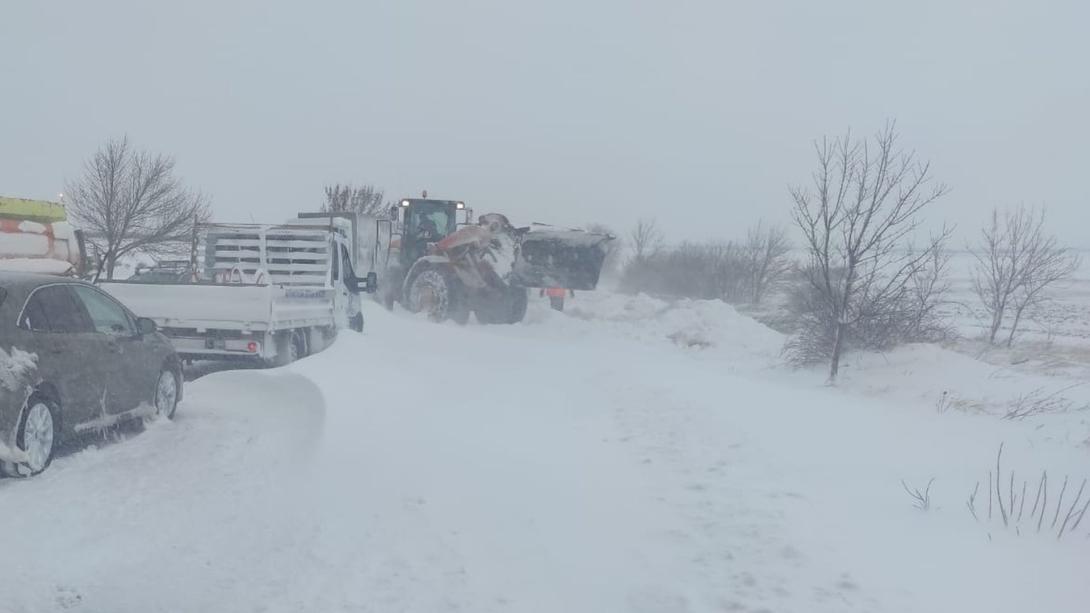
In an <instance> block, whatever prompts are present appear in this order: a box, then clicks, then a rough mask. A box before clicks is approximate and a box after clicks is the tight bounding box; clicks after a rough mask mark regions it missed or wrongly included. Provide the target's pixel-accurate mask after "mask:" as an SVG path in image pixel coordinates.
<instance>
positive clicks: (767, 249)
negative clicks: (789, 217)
mask: <svg viewBox="0 0 1090 613" xmlns="http://www.w3.org/2000/svg"><path fill="white" fill-rule="evenodd" d="M790 251H791V243H790V241H788V239H787V231H786V230H785V229H784V228H783V227H780V226H765V225H764V223H763V222H757V225H756V226H754V227H753V228H750V230H749V232H747V233H746V242H745V243H743V244H742V257H743V259H744V260H745V263H746V266H747V268H748V271H749V283H748V285H749V288H748V290H749V291H748V293H749V299H750V301H752V302H753V304H759V303H760V302H761V299H762V298H764V296H765V294H766V293H767V292H768V290H770V289H771V288H773V287H775V286H776V285H777V284H778V283H780V281H782V280H783V277H784V275H786V274H787V273H788V272H790V270H791V260H790V259H789V258H788V257H787V255H788V253H790Z"/></svg>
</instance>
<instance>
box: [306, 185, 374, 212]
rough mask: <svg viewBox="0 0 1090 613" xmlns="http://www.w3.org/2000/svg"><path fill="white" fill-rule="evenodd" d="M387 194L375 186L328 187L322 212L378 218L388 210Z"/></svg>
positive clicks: (326, 187)
mask: <svg viewBox="0 0 1090 613" xmlns="http://www.w3.org/2000/svg"><path fill="white" fill-rule="evenodd" d="M385 194H386V193H385V191H384V190H382V189H379V188H376V187H375V186H374V185H361V186H359V187H356V186H355V185H352V184H351V183H346V184H344V185H341V184H340V183H334V184H333V185H326V186H325V201H324V202H323V203H322V212H323V213H329V212H342V211H349V212H354V213H356V214H358V215H359V216H360V217H378V216H380V215H381V214H383V213H384V212H385V211H386V209H387V208H388V205H387V204H386V201H385Z"/></svg>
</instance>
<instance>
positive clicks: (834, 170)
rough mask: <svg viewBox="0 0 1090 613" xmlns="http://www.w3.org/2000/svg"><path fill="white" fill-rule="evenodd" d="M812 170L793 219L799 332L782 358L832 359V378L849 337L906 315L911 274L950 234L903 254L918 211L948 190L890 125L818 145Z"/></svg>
mask: <svg viewBox="0 0 1090 613" xmlns="http://www.w3.org/2000/svg"><path fill="white" fill-rule="evenodd" d="M815 149H816V151H817V161H818V169H817V171H815V172H814V175H813V185H812V187H810V188H803V187H795V188H793V189H792V190H791V195H792V198H793V199H794V209H793V217H794V220H795V224H796V225H797V226H798V227H799V229H801V230H802V234H803V236H804V239H805V241H804V242H805V245H806V249H807V253H808V262H807V265H806V266H805V268H804V270H805V272H806V276H807V285H808V287H807V289H806V290H805V291H806V292H807V293H808V294H809V295H808V296H806V297H805V302H804V304H805V306H806V307H807V309H808V310H807V312H804V313H803V314H802V315H804V317H805V318H806V320H805V324H804V327H803V329H802V332H801V334H800V336H802V338H800V339H796V341H795V345H794V346H789V352H790V353H793V354H794V359H795V361H806V360H810V359H813V358H815V357H817V356H821V357H823V358H826V359H828V361H829V380H830V382H832V381H835V380H836V376H837V373H838V372H839V369H840V359H841V355H842V353H843V351H844V348H845V346H846V345H847V344H849V343H850V342H851V341H852V340H853V338H854V339H857V340H864V341H866V340H867V339H868V338H871V337H872V336H873V335H877V338H875V342H876V343H885V342H888V341H889V340H894V339H897V338H898V334H893V335H888V336H887V335H885V334H884V333H883V330H886V329H888V326H889V324H890V323H891V322H900V321H902V320H903V319H904V315H905V314H904V309H905V308H906V305H907V304H908V303H909V300H908V298H909V296H910V295H911V291H912V288H913V287H914V286H913V278H914V277H915V276H917V275H919V274H921V270H923V269H924V268H925V267H926V266H927V263H928V262H929V261H932V259H933V257H934V256H933V254H934V251H935V250H936V249H937V245H940V244H941V243H943V242H944V241H945V239H946V237H947V236H948V234H949V233H948V232H943V233H942V234H941V235H940V236H939V237H936V238H935V239H934V240H932V246H931V247H930V248H928V249H924V250H922V251H914V250H911V249H909V248H908V241H909V239H910V238H911V236H912V235H913V234H914V233H915V231H916V229H917V228H918V227H919V224H920V221H921V220H920V213H921V212H922V211H923V209H924V208H926V207H927V206H928V205H929V204H931V203H932V202H934V201H936V200H938V199H939V198H940V197H941V196H942V195H943V194H945V193H946V191H947V190H946V187H945V186H944V185H942V184H933V183H932V180H931V177H930V165H929V164H928V163H926V162H920V161H917V160H916V158H915V155H914V153H912V152H907V151H904V150H902V149H901V148H900V146H899V145H898V143H897V134H896V131H895V129H894V124H893V123H892V122H891V123H889V124H887V126H886V128H885V129H884V130H883V131H882V132H880V133H879V134H878V135H877V136H876V137H875V139H874V141H873V143H869V142H867V141H856V140H853V138H852V137H851V135H850V134H848V135H845V136H844V137H842V138H838V139H835V140H833V141H830V140H829V139H823V140H821V141H819V142H817V143H815Z"/></svg>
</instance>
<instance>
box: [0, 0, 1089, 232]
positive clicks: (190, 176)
mask: <svg viewBox="0 0 1090 613" xmlns="http://www.w3.org/2000/svg"><path fill="white" fill-rule="evenodd" d="M1087 5H1088V3H1086V2H1080V1H1071V2H1030V1H1028V0H1022V1H1020V2H1007V1H1003V0H991V1H974V2H965V1H962V2H957V1H955V0H946V1H932V0H925V1H919V0H915V1H912V2H897V3H889V4H887V3H882V2H875V1H858V2H833V1H826V2H812V1H809V0H799V1H794V2H745V3H743V2H727V1H700V2H697V1H691V2H687V1H680V0H673V1H662V2H644V1H627V2H620V1H617V2H614V1H609V2H604V1H593V0H581V1H570V0H551V1H548V2H537V3H532V4H531V3H523V2H514V1H510V0H508V1H494V2H486V1H481V0H471V1H463V2H446V1H428V2H425V1H418V0H397V1H386V2H340V3H322V2H274V1H252V2H227V1H222V2H221V1H208V0H186V1H174V2H169V3H159V2H150V1H147V0H139V1H137V0H133V1H125V2H120V1H108V0H99V1H96V2H83V1H70V2H65V1H60V0H50V1H48V2H31V1H22V2H18V1H15V0H3V4H2V6H0V76H2V80H0V87H2V90H3V94H2V97H0V109H2V112H0V194H4V195H13V196H24V197H38V198H52V197H55V196H56V194H57V193H58V192H59V191H60V190H61V188H62V186H63V184H64V180H65V179H66V178H71V177H73V176H75V175H76V174H77V173H78V172H79V170H80V164H81V162H82V160H83V159H85V158H86V157H87V156H88V155H90V154H91V153H92V152H93V151H94V150H95V148H96V147H97V146H99V145H100V144H101V143H102V142H103V141H104V140H105V139H106V138H107V137H110V136H117V135H123V134H128V136H129V137H130V139H131V140H132V141H133V142H134V143H135V144H136V145H138V146H140V147H143V148H148V149H151V150H154V151H159V152H164V153H170V154H173V155H175V156H176V158H177V161H178V167H177V168H178V171H179V173H180V174H181V175H182V176H183V177H184V178H185V179H186V180H187V181H188V182H189V183H190V184H192V185H193V186H194V187H197V188H200V189H201V190H202V191H204V192H206V193H207V194H208V195H210V196H211V197H212V198H213V202H214V205H215V210H216V216H217V218H218V219H220V220H224V221H244V220H250V219H251V218H252V219H254V220H256V221H270V222H275V221H280V220H282V219H283V218H285V217H288V216H290V215H293V214H294V212H295V211H298V210H305V209H314V208H315V207H316V206H317V205H318V204H319V203H320V199H321V192H322V185H323V184H324V183H327V182H335V181H341V182H345V181H353V182H369V183H374V184H376V185H378V186H381V187H384V188H386V190H387V194H388V195H389V196H390V197H391V198H392V197H397V196H400V195H406V194H415V193H417V192H419V190H421V189H424V188H426V189H427V190H428V191H429V194H431V195H433V196H436V197H446V198H458V199H464V200H466V201H467V202H469V203H471V205H472V206H473V207H474V208H475V209H476V210H477V211H478V212H485V211H490V210H495V211H501V212H506V213H508V214H509V215H510V216H511V217H512V218H513V220H515V221H517V222H529V221H543V222H555V223H564V224H580V223H584V222H589V221H604V222H607V223H609V224H611V225H613V226H615V227H617V228H618V229H625V228H627V227H628V226H630V225H631V224H632V223H633V221H634V220H635V219H637V218H640V217H657V218H659V220H660V223H661V224H662V226H663V227H664V229H665V230H666V231H667V233H668V235H669V238H671V239H675V240H676V239H680V238H686V237H693V238H707V237H713V236H715V237H724V238H730V237H733V236H737V235H739V234H740V233H742V232H743V231H744V228H745V226H747V225H749V224H751V223H753V222H754V221H755V220H757V219H758V218H761V217H764V218H766V219H772V220H786V219H787V210H788V206H789V199H788V194H787V185H788V184H790V183H799V182H804V181H806V180H807V178H808V175H809V172H810V171H811V168H812V166H813V164H812V161H813V160H812V149H811V145H810V144H811V141H812V140H813V139H814V138H815V137H818V136H820V135H822V134H838V133H841V132H842V131H843V130H844V129H845V128H847V127H849V126H850V127H852V128H853V129H854V130H855V131H856V132H860V133H867V134H869V133H872V132H874V131H875V130H877V129H878V128H880V127H881V126H882V124H883V123H884V121H885V119H886V118H889V117H894V118H896V119H897V120H898V125H899V127H900V130H901V132H902V135H903V137H904V141H905V143H906V144H908V145H910V146H911V147H913V148H915V149H916V150H917V151H918V152H919V153H920V154H921V155H922V156H924V157H927V158H930V159H931V160H932V162H933V167H934V172H935V174H936V176H937V177H939V178H941V179H942V180H944V181H945V182H947V183H949V184H950V186H951V187H952V189H953V191H952V192H951V194H950V195H949V196H948V197H946V199H945V200H943V201H942V202H941V203H940V204H939V205H937V206H936V207H935V209H934V210H932V211H931V217H932V218H934V219H936V220H941V219H946V220H949V221H952V222H956V223H958V224H960V225H961V226H962V228H965V227H969V226H974V225H975V224H977V223H978V221H979V220H980V219H981V218H982V217H983V216H984V215H985V214H986V211H987V210H988V208H989V207H991V206H993V205H996V204H1016V203H1019V202H1027V203H1032V204H1044V205H1047V207H1048V210H1049V213H1050V216H1051V218H1052V221H1053V225H1054V227H1055V229H1056V231H1057V232H1059V233H1060V234H1061V235H1062V236H1063V237H1064V238H1065V239H1067V240H1070V241H1073V242H1078V243H1080V244H1081V245H1090V231H1088V230H1087V225H1088V223H1087V222H1090V187H1088V186H1090V182H1088V181H1087V180H1086V174H1087V170H1088V168H1090V118H1088V111H1090V37H1088V36H1087V34H1086V33H1087V24H1090V9H1088V8H1087Z"/></svg>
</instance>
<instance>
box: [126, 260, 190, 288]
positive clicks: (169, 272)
mask: <svg viewBox="0 0 1090 613" xmlns="http://www.w3.org/2000/svg"><path fill="white" fill-rule="evenodd" d="M192 279H193V269H192V267H191V266H190V264H189V260H164V261H161V262H157V263H156V264H155V265H154V266H139V265H138V266H137V267H136V271H135V272H134V273H133V275H132V276H131V277H129V278H128V279H127V280H128V281H139V282H140V283H186V282H188V281H191V280H192Z"/></svg>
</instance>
